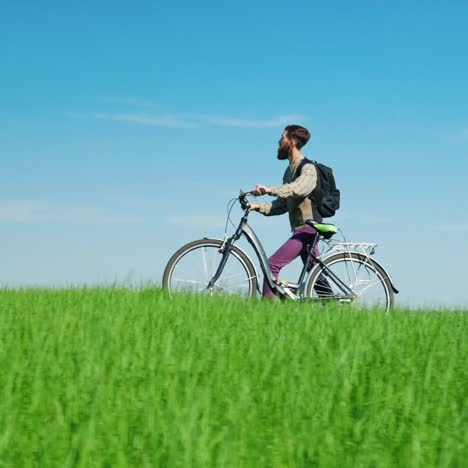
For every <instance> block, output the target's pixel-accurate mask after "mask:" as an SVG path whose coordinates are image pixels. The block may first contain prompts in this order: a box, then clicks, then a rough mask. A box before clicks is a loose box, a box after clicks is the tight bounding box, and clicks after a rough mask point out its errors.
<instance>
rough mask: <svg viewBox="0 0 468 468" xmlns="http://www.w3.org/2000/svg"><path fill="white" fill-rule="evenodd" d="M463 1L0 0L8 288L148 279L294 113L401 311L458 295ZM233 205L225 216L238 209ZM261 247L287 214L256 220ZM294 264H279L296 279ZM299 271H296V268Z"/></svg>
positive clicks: (270, 171)
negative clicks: (389, 280) (371, 245)
mask: <svg viewBox="0 0 468 468" xmlns="http://www.w3.org/2000/svg"><path fill="white" fill-rule="evenodd" d="M467 18H468V4H467V3H466V2H462V1H451V2H446V3H444V4H442V3H441V2H436V1H426V2H422V1H421V2H419V1H414V2H402V1H401V2H400V1H392V2H384V1H382V2H377V1H355V2H349V1H348V2H345V1H334V2H325V1H321V2H318V1H296V2H294V4H288V3H287V2H276V1H268V2H263V1H250V2H245V1H236V2H229V3H227V2H214V1H205V2H204V1H200V2H188V1H181V2H175V3H171V4H170V3H169V2H158V1H152V2H149V1H141V2H115V1H114V2H106V1H100V2H99V1H94V2H80V3H79V4H76V5H72V6H71V5H65V4H64V3H63V2H47V1H44V2H26V1H25V2H3V3H2V8H1V16H0V26H1V27H0V57H1V58H0V60H1V62H0V63H1V65H0V162H1V171H0V258H1V259H2V260H1V261H0V284H1V285H3V286H30V285H46V286H63V285H81V284H108V283H111V282H114V281H115V282H118V283H121V282H127V283H131V284H141V283H142V282H156V283H157V282H160V280H161V276H162V271H163V268H164V265H165V263H166V262H167V260H168V258H169V257H170V255H171V254H172V252H173V251H174V250H175V249H176V248H178V247H179V246H180V245H182V244H184V243H186V242H188V241H190V240H193V239H196V238H200V237H204V236H210V237H222V236H223V234H224V221H225V207H226V204H227V202H228V201H229V199H231V198H233V197H234V196H236V194H237V193H238V191H239V188H243V189H250V188H251V187H252V186H253V185H254V184H255V183H262V184H265V185H277V184H278V183H279V182H280V181H281V177H282V174H283V171H284V169H285V164H284V162H280V161H277V160H276V147H277V141H278V138H279V136H280V134H281V132H282V129H283V128H284V126H285V125H286V124H289V123H299V124H302V125H304V126H306V127H308V128H309V130H310V131H311V133H312V139H311V141H310V143H309V144H308V145H307V146H306V147H305V148H304V153H305V154H306V155H307V156H308V157H311V158H314V159H318V160H320V161H322V162H324V163H326V164H328V165H330V166H332V167H333V168H334V171H335V175H336V178H337V182H338V185H339V188H340V189H341V191H342V209H341V210H340V211H339V214H338V215H337V216H336V217H335V218H333V220H334V222H336V224H337V225H338V226H339V227H340V228H341V229H342V230H343V232H344V233H345V235H346V237H347V238H348V239H350V240H353V241H373V242H376V243H378V244H379V246H378V248H377V253H376V256H377V258H378V259H379V260H380V261H381V262H382V263H383V264H384V265H385V266H386V267H387V268H388V270H389V271H390V272H391V274H392V276H393V278H394V280H395V283H396V284H397V286H398V287H399V288H400V289H401V295H400V297H399V298H398V299H399V303H400V304H401V305H411V306H415V307H419V306H444V305H447V306H451V307H455V306H464V307H466V306H467V305H468V288H466V285H465V277H466V275H467V274H468V266H467V265H468V247H467V240H468V197H467V192H468V191H467V183H468V158H467V156H468V111H467V109H468V92H467V83H468V55H467V53H466V51H467V50H468V33H467V32H466V23H467ZM238 214H239V211H237V212H236V214H235V215H234V216H237V215H238ZM251 225H252V227H253V228H254V229H255V230H256V231H257V233H258V235H259V236H260V238H261V239H262V241H263V242H264V245H265V249H266V251H267V253H273V252H274V250H275V249H276V248H277V247H278V246H279V245H280V244H281V243H282V242H283V241H284V240H285V239H286V238H287V237H288V235H289V225H288V220H287V217H286V216H283V217H277V218H264V217H261V215H258V214H254V215H252V217H251ZM294 268H296V267H295V266H291V267H288V269H286V271H285V272H284V275H285V276H286V277H288V273H289V274H290V276H292V275H294V274H295V271H296V270H294ZM290 279H292V278H290Z"/></svg>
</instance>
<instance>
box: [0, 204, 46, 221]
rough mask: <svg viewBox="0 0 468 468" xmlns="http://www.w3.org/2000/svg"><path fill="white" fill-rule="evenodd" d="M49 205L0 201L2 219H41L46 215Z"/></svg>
mask: <svg viewBox="0 0 468 468" xmlns="http://www.w3.org/2000/svg"><path fill="white" fill-rule="evenodd" d="M48 211H49V207H48V206H47V205H45V204H43V203H31V202H21V201H20V202H4V203H1V202H0V220H2V221H42V220H44V219H46V218H47V216H48Z"/></svg>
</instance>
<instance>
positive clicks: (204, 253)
mask: <svg viewBox="0 0 468 468" xmlns="http://www.w3.org/2000/svg"><path fill="white" fill-rule="evenodd" d="M249 195H252V193H251V192H242V190H241V192H240V194H239V196H238V197H237V198H234V199H233V200H231V202H230V207H229V204H228V216H227V220H226V227H227V221H228V220H230V213H231V210H232V208H233V206H234V204H235V202H236V201H238V202H239V203H240V205H241V207H242V209H243V210H244V214H243V215H242V217H241V220H240V222H239V224H238V226H237V228H236V230H235V232H234V234H233V235H232V236H229V237H228V236H227V235H225V237H224V239H216V238H203V239H199V240H196V241H193V242H190V243H188V244H186V245H184V246H182V247H181V248H180V249H178V250H177V251H176V252H175V253H174V255H172V257H171V258H170V259H169V261H168V263H167V266H166V268H165V270H164V275H163V287H164V288H166V289H167V290H168V291H169V294H170V295H172V294H173V293H177V292H196V293H205V294H209V295H224V294H227V295H230V294H234V295H239V296H245V297H249V298H251V297H254V296H256V294H257V292H259V293H260V288H259V275H258V272H257V268H256V267H255V265H254V263H253V261H252V260H251V258H250V257H249V256H248V255H247V253H246V252H245V251H244V250H242V249H241V248H239V247H238V246H237V245H235V243H236V242H237V241H238V240H239V239H240V238H241V236H244V237H245V238H246V239H247V241H248V243H249V244H250V245H251V246H252V248H253V250H254V252H255V254H256V257H257V259H258V262H259V264H260V267H261V270H262V273H263V276H264V278H265V280H266V281H267V282H268V284H269V285H270V288H271V289H272V290H273V291H274V292H275V293H276V295H277V296H279V297H280V298H281V299H286V298H289V299H291V300H294V301H296V300H305V299H307V300H310V301H320V302H330V301H334V302H338V303H349V304H352V305H357V306H360V307H367V308H370V307H379V308H383V309H384V310H385V311H386V312H387V311H389V310H390V309H391V308H392V307H393V303H394V294H397V293H398V290H397V289H396V288H395V286H394V284H393V281H392V279H391V278H390V275H389V274H388V273H387V272H386V270H385V269H384V267H383V266H382V265H381V264H380V263H378V262H377V261H376V260H375V259H374V258H371V256H372V255H373V254H374V252H375V247H376V246H377V244H374V243H366V242H347V241H344V242H339V241H335V240H332V237H333V236H334V235H335V234H336V233H337V232H338V228H337V226H336V225H334V224H331V223H316V222H314V221H313V220H308V221H306V223H307V224H308V225H310V226H312V227H313V228H314V229H315V230H316V234H315V236H314V238H313V240H312V242H311V243H310V244H309V245H308V246H307V259H306V261H305V262H304V266H303V268H302V270H301V272H300V275H299V279H298V280H297V282H295V283H291V282H289V281H285V280H283V279H281V278H279V277H275V276H274V275H273V274H272V272H271V270H270V266H269V264H268V258H267V256H266V254H265V251H264V249H263V246H262V244H261V242H260V240H259V238H258V237H257V235H256V234H255V232H254V231H253V229H252V228H251V227H250V225H249V224H248V223H247V219H248V216H249V214H250V212H251V208H250V204H249V202H248V199H247V197H248V196H249ZM231 223H232V221H231ZM320 240H322V241H324V242H325V243H326V245H327V246H328V250H326V252H325V253H324V254H323V255H322V254H320V255H318V256H316V255H315V253H314V248H315V246H316V244H317V243H318V242H319V241H320ZM311 264H312V265H313V267H312V268H311V269H310V267H309V268H308V266H309V265H311ZM308 270H309V271H308Z"/></svg>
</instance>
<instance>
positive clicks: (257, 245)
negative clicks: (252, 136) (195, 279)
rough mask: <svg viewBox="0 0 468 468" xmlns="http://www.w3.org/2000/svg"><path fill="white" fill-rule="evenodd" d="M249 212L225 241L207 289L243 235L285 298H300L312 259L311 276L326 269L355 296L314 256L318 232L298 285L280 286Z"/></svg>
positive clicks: (272, 284) (345, 289)
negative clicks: (253, 227)
mask: <svg viewBox="0 0 468 468" xmlns="http://www.w3.org/2000/svg"><path fill="white" fill-rule="evenodd" d="M249 212H250V209H248V210H246V212H245V213H244V215H243V216H242V218H241V220H240V222H239V225H238V227H237V229H236V231H235V233H234V234H233V235H232V236H231V237H229V238H227V239H225V241H224V243H223V246H222V247H221V249H222V251H223V257H222V259H221V262H220V264H219V266H218V268H217V270H216V273H215V274H214V275H213V277H212V278H211V280H210V282H209V283H208V286H207V288H210V287H212V286H213V285H214V284H215V283H216V281H217V280H218V278H219V277H220V276H221V273H222V272H223V269H224V266H225V265H226V262H227V259H228V257H229V255H230V253H231V250H232V246H233V245H234V243H235V242H236V241H237V240H239V239H240V237H241V236H242V235H243V236H244V237H245V238H246V239H247V241H248V242H249V244H250V245H251V246H252V248H253V249H254V252H255V254H256V255H257V258H258V260H259V262H260V267H261V269H262V272H263V274H264V277H265V279H266V281H267V282H268V285H269V286H270V288H271V289H272V290H277V291H278V292H279V293H280V294H281V295H283V296H286V295H287V296H289V297H290V298H291V299H294V300H297V299H299V298H300V295H301V293H302V292H303V291H304V288H305V279H306V276H307V273H308V272H307V266H308V265H309V263H310V261H311V259H313V260H314V263H315V265H314V267H313V268H312V269H311V271H310V272H309V275H310V274H311V273H312V270H314V269H315V268H319V267H322V268H323V269H324V272H326V274H327V275H329V276H330V277H332V278H333V279H334V281H335V284H337V285H338V286H339V287H340V289H341V290H342V292H343V293H345V294H347V295H349V296H350V297H352V296H353V293H352V291H351V290H350V289H349V287H348V286H346V284H344V283H343V281H342V280H341V279H340V278H338V277H337V276H336V275H335V274H334V273H333V272H332V271H331V270H330V269H329V268H328V267H327V266H326V265H324V263H323V262H322V260H321V259H320V258H319V257H317V256H316V255H315V254H314V249H315V246H316V244H317V242H318V241H319V239H320V234H319V233H318V232H317V233H316V234H315V237H314V239H313V241H312V243H311V244H310V245H309V246H308V254H307V259H306V261H305V262H304V266H303V268H302V270H301V273H300V275H299V279H298V282H297V284H295V283H289V282H281V283H279V284H278V282H277V281H275V280H276V278H275V276H274V275H273V273H272V272H271V268H270V265H269V262H268V257H267V255H266V253H265V250H264V249H263V246H262V244H261V242H260V239H259V238H258V236H257V235H256V234H255V232H254V230H253V229H252V228H251V227H250V226H249V224H248V223H247V218H248V216H249ZM223 249H224V250H223ZM291 289H292V290H293V292H292V291H291Z"/></svg>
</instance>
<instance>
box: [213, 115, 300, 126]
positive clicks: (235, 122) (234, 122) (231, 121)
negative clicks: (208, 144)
mask: <svg viewBox="0 0 468 468" xmlns="http://www.w3.org/2000/svg"><path fill="white" fill-rule="evenodd" d="M303 119H304V116H302V115H281V116H279V117H275V118H272V119H266V120H255V119H254V120H251V119H240V118H235V117H220V118H211V119H210V121H211V123H212V124H213V125H219V126H222V127H241V128H267V127H282V126H285V125H288V124H290V123H292V122H300V121H302V120H303Z"/></svg>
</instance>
